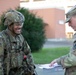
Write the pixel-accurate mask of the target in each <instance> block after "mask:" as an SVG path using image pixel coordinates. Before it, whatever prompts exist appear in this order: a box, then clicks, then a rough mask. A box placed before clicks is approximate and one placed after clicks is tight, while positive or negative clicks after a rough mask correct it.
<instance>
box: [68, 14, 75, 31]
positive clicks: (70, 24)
mask: <svg viewBox="0 0 76 75" xmlns="http://www.w3.org/2000/svg"><path fill="white" fill-rule="evenodd" d="M68 25H69V26H71V27H72V28H73V29H74V30H75V31H76V15H75V16H73V17H72V18H71V19H70V21H69V22H68Z"/></svg>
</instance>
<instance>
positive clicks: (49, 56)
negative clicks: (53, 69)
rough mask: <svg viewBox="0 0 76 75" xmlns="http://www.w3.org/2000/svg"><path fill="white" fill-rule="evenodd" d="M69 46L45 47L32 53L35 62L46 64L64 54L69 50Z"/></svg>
mask: <svg viewBox="0 0 76 75" xmlns="http://www.w3.org/2000/svg"><path fill="white" fill-rule="evenodd" d="M69 50H70V48H69V47H60V48H45V49H42V50H40V51H39V52H35V53H32V54H33V57H34V61H35V64H46V63H50V62H51V61H52V60H53V59H55V58H58V57H60V56H62V55H65V54H67V53H68V52H69Z"/></svg>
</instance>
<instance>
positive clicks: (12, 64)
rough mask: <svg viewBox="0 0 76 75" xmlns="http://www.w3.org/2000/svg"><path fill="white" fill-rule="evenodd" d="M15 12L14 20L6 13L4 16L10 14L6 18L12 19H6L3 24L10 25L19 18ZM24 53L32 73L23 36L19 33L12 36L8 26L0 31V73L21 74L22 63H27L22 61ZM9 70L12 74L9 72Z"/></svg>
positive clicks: (28, 53)
mask: <svg viewBox="0 0 76 75" xmlns="http://www.w3.org/2000/svg"><path fill="white" fill-rule="evenodd" d="M12 12H13V11H12ZM15 12H17V11H15ZM18 13H19V12H17V14H18ZM7 14H8V13H7ZM17 14H15V13H14V15H15V16H13V17H14V18H16V19H15V20H14V19H13V18H12V17H11V16H10V15H6V18H7V17H8V16H10V17H8V18H10V19H11V18H12V19H11V20H10V22H9V20H7V19H6V20H5V21H4V25H10V24H11V22H14V21H18V20H19V18H17V16H18V15H17ZM19 14H21V13H19ZM16 15H17V16H16ZM21 15H22V14H21ZM21 17H22V16H21ZM19 22H20V20H19ZM24 55H26V56H27V59H26V60H27V63H28V65H29V66H30V71H31V73H32V74H33V73H34V62H33V60H32V55H31V50H30V47H29V45H28V44H27V42H26V41H25V40H24V38H23V36H22V35H21V34H20V35H17V36H16V37H14V36H12V34H11V31H10V30H9V29H8V28H7V29H6V30H3V31H2V32H1V33H0V75H22V74H21V72H23V70H22V69H21V68H22V66H23V64H24V65H25V66H26V65H27V64H26V61H24V62H23V59H24ZM26 68H27V67H26ZM11 72H12V73H14V74H11Z"/></svg>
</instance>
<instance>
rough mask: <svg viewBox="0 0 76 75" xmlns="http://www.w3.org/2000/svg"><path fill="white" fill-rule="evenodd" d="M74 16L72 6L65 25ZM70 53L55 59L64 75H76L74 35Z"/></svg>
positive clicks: (75, 36) (75, 11) (74, 12)
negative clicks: (62, 69) (63, 70)
mask: <svg viewBox="0 0 76 75" xmlns="http://www.w3.org/2000/svg"><path fill="white" fill-rule="evenodd" d="M74 15H76V6H74V7H73V8H72V9H71V10H70V11H69V12H68V13H67V14H66V21H65V22H66V23H67V22H69V21H70V19H71V17H72V16H74ZM72 45H73V46H72V48H71V50H70V52H69V53H68V54H67V55H65V56H62V57H60V58H58V59H57V63H58V64H60V65H62V67H63V68H64V69H65V75H76V34H74V36H73V44H72Z"/></svg>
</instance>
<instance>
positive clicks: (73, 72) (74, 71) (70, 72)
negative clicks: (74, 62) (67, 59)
mask: <svg viewBox="0 0 76 75" xmlns="http://www.w3.org/2000/svg"><path fill="white" fill-rule="evenodd" d="M65 75H76V66H75V67H70V68H67V69H66V70H65Z"/></svg>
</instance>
